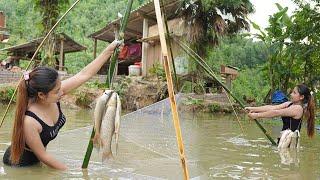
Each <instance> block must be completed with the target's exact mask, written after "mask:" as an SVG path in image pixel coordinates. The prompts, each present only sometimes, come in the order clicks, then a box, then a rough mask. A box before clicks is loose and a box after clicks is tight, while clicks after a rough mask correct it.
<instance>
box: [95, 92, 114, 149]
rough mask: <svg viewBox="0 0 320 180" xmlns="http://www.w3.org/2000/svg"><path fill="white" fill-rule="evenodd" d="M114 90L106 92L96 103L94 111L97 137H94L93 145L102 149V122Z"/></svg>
mask: <svg viewBox="0 0 320 180" xmlns="http://www.w3.org/2000/svg"><path fill="white" fill-rule="evenodd" d="M112 92H113V91H112V90H106V91H105V92H104V93H103V94H102V95H101V96H100V97H99V98H98V99H97V103H96V107H95V109H94V130H95V135H94V137H93V140H92V141H93V145H94V146H95V147H96V148H97V149H100V146H101V137H100V134H101V133H100V131H101V122H102V121H101V120H102V118H103V117H104V115H105V113H106V105H107V103H108V101H109V99H110V95H111V94H112Z"/></svg>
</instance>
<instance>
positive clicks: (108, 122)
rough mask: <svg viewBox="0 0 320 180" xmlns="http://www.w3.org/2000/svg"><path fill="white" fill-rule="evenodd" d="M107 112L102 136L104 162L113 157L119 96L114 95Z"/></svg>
mask: <svg viewBox="0 0 320 180" xmlns="http://www.w3.org/2000/svg"><path fill="white" fill-rule="evenodd" d="M106 108H107V110H106V112H105V115H104V117H103V119H102V123H101V131H100V136H101V140H102V147H101V148H102V161H104V160H105V159H109V158H110V157H112V151H111V142H112V136H113V134H114V131H115V117H116V110H117V94H116V93H112V95H111V97H110V99H109V101H108V103H107V107H106Z"/></svg>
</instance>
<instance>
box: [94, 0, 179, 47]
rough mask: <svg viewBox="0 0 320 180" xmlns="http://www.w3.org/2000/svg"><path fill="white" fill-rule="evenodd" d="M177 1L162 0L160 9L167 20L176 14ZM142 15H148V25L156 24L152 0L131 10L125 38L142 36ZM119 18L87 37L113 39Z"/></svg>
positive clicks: (118, 24) (109, 40) (103, 39)
mask: <svg viewBox="0 0 320 180" xmlns="http://www.w3.org/2000/svg"><path fill="white" fill-rule="evenodd" d="M179 3H180V1H179V0H164V8H163V7H162V10H165V12H166V15H167V17H168V20H169V19H172V18H173V17H175V16H176V10H177V8H178V6H179ZM144 17H148V18H149V19H150V20H149V21H148V24H149V26H152V25H155V24H157V22H156V15H155V10H154V4H153V1H148V2H147V3H145V4H143V5H141V6H139V7H138V8H136V9H135V10H132V11H131V14H130V17H129V20H128V25H127V28H126V31H125V39H126V40H130V39H140V38H142V28H143V19H144ZM152 19H154V20H152ZM120 20H121V19H120V18H118V19H115V20H113V21H111V22H110V23H108V24H107V25H106V27H104V28H102V29H100V30H99V31H96V32H94V33H92V34H90V35H89V36H88V37H91V38H95V39H99V40H102V41H108V42H111V41H113V40H114V31H115V28H117V27H118V26H120Z"/></svg>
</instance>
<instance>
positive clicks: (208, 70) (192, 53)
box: [173, 38, 277, 145]
mask: <svg viewBox="0 0 320 180" xmlns="http://www.w3.org/2000/svg"><path fill="white" fill-rule="evenodd" d="M173 39H174V41H175V42H177V44H178V45H179V46H180V47H181V48H182V49H183V50H184V51H185V52H186V53H187V54H189V55H190V56H191V57H192V58H193V59H195V60H196V62H197V63H199V64H200V66H202V68H203V69H204V70H205V71H206V72H207V73H208V74H209V75H210V76H211V77H212V78H213V79H214V80H216V81H217V82H218V83H219V84H220V85H221V86H222V87H223V88H224V89H225V91H227V92H228V93H229V94H230V95H231V96H232V97H233V98H234V100H236V101H237V102H238V103H239V105H240V106H241V107H242V108H245V105H244V103H243V102H242V101H241V100H240V99H238V97H236V96H235V95H234V94H233V93H232V92H231V91H230V89H229V88H228V87H227V86H226V85H225V84H223V83H222V82H221V81H220V80H219V79H218V78H217V77H216V75H215V74H214V72H213V71H212V70H211V68H210V67H209V65H208V64H206V62H205V60H204V59H202V58H201V57H200V56H199V55H198V54H197V53H195V52H194V51H193V50H192V49H191V48H190V47H188V46H187V45H185V44H183V43H182V42H180V41H179V40H177V39H176V38H173ZM254 122H255V123H256V124H257V126H258V127H259V128H260V129H261V131H262V132H263V133H264V134H265V136H266V137H267V138H268V139H269V140H270V142H271V143H272V145H276V144H277V143H276V142H275V141H274V140H273V139H272V137H271V136H270V135H269V133H268V132H267V130H266V129H265V128H264V127H263V126H262V125H261V124H260V122H259V121H257V120H256V119H254Z"/></svg>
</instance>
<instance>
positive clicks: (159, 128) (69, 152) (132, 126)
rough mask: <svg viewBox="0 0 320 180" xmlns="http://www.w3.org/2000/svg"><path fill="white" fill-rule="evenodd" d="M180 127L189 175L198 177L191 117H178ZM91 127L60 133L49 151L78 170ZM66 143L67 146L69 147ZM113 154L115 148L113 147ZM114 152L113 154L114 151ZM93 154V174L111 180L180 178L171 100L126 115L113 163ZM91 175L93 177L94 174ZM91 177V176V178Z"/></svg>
mask: <svg viewBox="0 0 320 180" xmlns="http://www.w3.org/2000/svg"><path fill="white" fill-rule="evenodd" d="M176 102H177V106H178V107H179V104H181V103H182V95H181V94H178V95H176ZM179 118H180V126H181V129H182V134H183V141H184V145H185V150H186V154H187V161H188V166H189V172H190V171H192V172H193V174H199V172H197V171H198V169H199V168H195V167H194V168H193V167H192V166H196V161H194V160H193V158H192V155H191V153H190V151H193V152H196V148H194V147H193V146H192V144H194V143H195V141H196V139H197V135H196V134H194V133H193V132H197V133H199V131H194V130H193V128H197V126H193V125H192V124H190V123H184V120H185V119H190V118H191V117H188V116H186V115H185V114H183V113H179ZM91 129H92V127H84V128H80V129H75V130H70V131H66V132H63V133H61V135H60V136H59V137H58V138H57V140H56V141H55V142H54V143H52V144H50V148H49V150H50V151H52V153H55V154H56V155H57V156H58V157H63V159H64V161H67V163H68V164H69V166H71V167H72V166H73V167H74V169H77V168H78V167H77V166H79V164H81V163H82V158H83V156H84V152H85V150H86V147H87V143H88V140H89V139H88V137H90V133H91ZM66 142H67V143H66ZM112 148H113V150H114V149H115V147H114V146H113V147H112ZM113 152H114V151H113ZM99 154H100V153H99V152H97V150H94V151H93V153H92V156H91V161H90V163H89V170H90V169H91V170H92V173H93V174H96V173H97V174H99V173H100V175H101V173H102V172H103V174H105V175H106V176H109V177H119V175H120V176H121V177H138V178H147V179H149V178H151V177H152V178H170V177H181V178H182V169H181V165H180V158H179V153H178V147H177V143H176V135H175V129H174V126H173V122H172V114H171V108H170V101H169V99H164V100H162V101H159V102H157V103H155V104H152V105H150V106H147V107H144V108H142V109H139V110H137V111H135V112H132V113H129V114H126V115H124V116H122V118H121V128H120V139H119V152H118V154H117V155H114V159H111V160H109V161H108V162H101V156H100V155H99ZM91 175H92V174H91ZM90 177H91V176H90Z"/></svg>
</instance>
